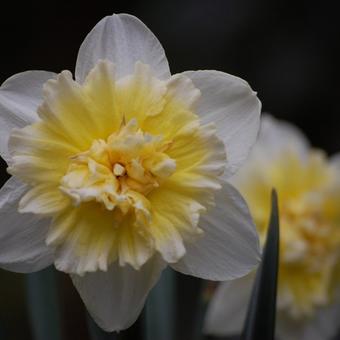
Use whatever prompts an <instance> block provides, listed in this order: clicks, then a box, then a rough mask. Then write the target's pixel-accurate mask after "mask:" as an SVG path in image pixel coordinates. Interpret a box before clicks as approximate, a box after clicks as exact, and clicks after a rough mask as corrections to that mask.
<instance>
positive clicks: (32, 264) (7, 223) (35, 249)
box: [0, 177, 53, 273]
mask: <svg viewBox="0 0 340 340" xmlns="http://www.w3.org/2000/svg"><path fill="white" fill-rule="evenodd" d="M25 191H26V186H25V185H24V184H22V183H20V182H18V181H17V180H16V179H15V178H13V177H12V178H10V179H9V180H8V181H7V182H6V183H5V185H4V186H3V187H2V188H1V190H0V216H1V221H0V267H1V268H3V269H7V270H11V271H14V272H20V273H29V272H34V271H37V270H40V269H43V268H45V267H47V266H49V265H50V264H52V263H53V251H52V250H51V249H50V248H48V247H47V246H46V244H45V239H46V233H47V230H48V227H49V221H48V220H46V219H41V218H38V217H37V216H36V215H33V214H20V213H18V211H17V209H18V202H19V200H20V198H21V196H22V195H23V193H24V192H25Z"/></svg>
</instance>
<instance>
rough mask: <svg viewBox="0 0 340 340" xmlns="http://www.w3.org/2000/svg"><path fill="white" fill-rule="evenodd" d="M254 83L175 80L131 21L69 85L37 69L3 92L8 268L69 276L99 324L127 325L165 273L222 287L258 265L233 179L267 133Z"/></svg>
mask: <svg viewBox="0 0 340 340" xmlns="http://www.w3.org/2000/svg"><path fill="white" fill-rule="evenodd" d="M259 115H260V102H259V100H258V99H257V97H256V94H255V93H254V92H253V91H252V90H251V88H250V87H249V85H248V84H247V83H246V82H245V81H243V80H241V79H239V78H236V77H233V76H231V75H228V74H225V73H222V72H217V71H196V72H185V73H181V74H176V75H173V76H171V75H170V71H169V66H168V63H167V59H166V57H165V54H164V51H163V48H162V46H161V45H160V43H159V42H158V40H157V39H156V37H155V36H154V35H153V34H152V33H151V32H150V31H149V30H148V28H147V27H145V25H144V24H143V23H142V22H140V21H139V20H138V19H137V18H135V17H133V16H130V15H126V14H122V15H113V16H109V17H106V18H104V19H103V20H101V21H100V22H99V23H98V24H97V25H96V26H95V27H94V29H93V30H92V31H91V32H90V33H89V35H88V36H87V37H86V39H85V41H84V42H83V44H82V46H81V47H80V50H79V55H78V59H77V64H76V70H75V79H73V78H72V74H71V73H70V72H69V71H63V72H61V73H60V74H58V75H57V74H54V73H51V72H41V71H30V72H24V73H20V74H17V75H15V76H13V77H11V78H9V79H8V80H7V81H5V82H4V84H3V85H2V87H1V89H0V123H1V137H0V142H1V146H0V147H1V149H0V151H1V156H2V157H3V158H4V159H5V160H6V162H7V163H8V172H9V173H10V174H12V175H13V177H12V178H11V179H10V180H9V181H8V182H7V183H6V184H5V185H4V187H3V188H2V189H1V193H0V195H1V196H0V211H1V227H0V265H1V267H2V268H6V269H9V270H13V271H18V272H31V271H35V270H39V269H42V268H44V267H46V266H48V265H50V264H52V263H54V264H55V266H56V268H57V269H59V270H61V271H64V272H66V273H69V274H70V275H71V277H72V280H73V283H74V285H75V286H76V288H77V289H78V291H79V293H80V295H81V297H82V299H83V301H84V302H85V304H86V306H87V308H88V309H89V311H90V313H91V315H92V316H93V317H94V319H95V320H96V322H97V323H98V324H99V325H100V326H101V327H102V328H103V329H105V330H107V331H113V330H120V329H123V328H126V327H128V326H129V325H131V323H133V322H134V321H135V319H136V318H137V316H138V314H139V312H140V310H141V309H142V307H143V304H144V301H145V298H146V296H147V294H148V292H149V290H150V289H151V288H152V287H153V285H154V284H155V282H156V281H157V279H158V277H159V275H160V273H161V271H162V270H163V269H164V268H165V266H166V265H167V264H170V265H171V266H172V267H173V268H174V269H175V270H178V271H180V272H182V273H186V274H190V275H195V276H199V277H202V278H207V279H213V280H226V279H232V278H236V277H240V276H242V275H245V274H246V273H248V272H249V271H250V270H252V268H253V267H254V266H255V265H256V264H257V262H258V258H259V250H258V239H257V233H256V229H255V227H254V225H253V222H252V219H251V217H250V214H249V212H248V209H247V206H246V204H245V202H244V201H243V199H242V198H241V196H240V194H239V193H238V192H237V191H236V190H235V189H234V188H233V187H232V186H231V185H230V184H228V183H227V182H226V181H225V180H226V179H227V178H228V177H229V176H230V175H232V174H233V173H235V171H236V170H237V169H238V168H239V167H240V165H241V164H242V163H243V161H244V160H245V158H246V156H247V154H248V151H249V149H250V147H251V146H252V144H253V143H254V141H255V139H256V136H257V132H258V128H259Z"/></svg>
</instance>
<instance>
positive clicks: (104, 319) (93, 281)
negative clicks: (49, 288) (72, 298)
mask: <svg viewBox="0 0 340 340" xmlns="http://www.w3.org/2000/svg"><path fill="white" fill-rule="evenodd" d="M163 269H164V262H163V261H162V260H160V259H159V258H158V257H154V258H152V259H151V260H149V261H148V262H147V263H146V264H144V266H143V267H142V268H141V269H140V270H135V269H133V268H131V267H130V266H128V265H126V266H124V267H121V266H119V265H118V264H117V262H115V263H113V264H112V265H111V266H110V267H109V268H108V271H107V272H103V271H98V272H95V273H87V274H85V275H84V276H79V275H71V277H72V280H73V283H74V285H75V286H76V288H77V290H78V292H79V294H80V296H81V298H82V299H83V301H84V303H85V305H86V307H87V309H88V310H89V312H90V314H91V316H92V317H93V319H94V320H95V321H96V323H97V324H98V325H99V326H100V327H101V328H103V329H104V330H105V331H108V332H112V331H119V330H123V329H125V328H128V327H129V326H131V324H132V323H134V322H135V321H136V319H137V317H138V315H139V314H140V312H141V310H142V308H143V306H144V303H145V299H146V297H147V294H148V293H149V291H150V290H151V288H152V287H153V286H154V285H155V283H156V282H157V280H158V278H159V276H160V274H161V271H162V270H163Z"/></svg>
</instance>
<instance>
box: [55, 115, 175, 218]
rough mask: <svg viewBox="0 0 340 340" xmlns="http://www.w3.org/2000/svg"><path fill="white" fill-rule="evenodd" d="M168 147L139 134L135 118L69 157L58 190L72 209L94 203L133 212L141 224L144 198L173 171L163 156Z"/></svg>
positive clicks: (146, 211) (145, 214)
mask: <svg viewBox="0 0 340 340" xmlns="http://www.w3.org/2000/svg"><path fill="white" fill-rule="evenodd" d="M170 146H171V143H170V142H166V141H164V140H163V138H162V137H160V136H152V135H150V134H147V133H143V131H141V129H140V128H139V127H138V124H137V121H136V119H131V120H130V121H129V122H128V123H127V124H125V122H124V121H123V122H122V126H121V128H120V130H119V131H118V132H115V133H113V134H111V135H110V136H109V137H108V139H107V140H106V141H104V140H102V139H97V140H95V141H94V142H93V143H92V146H91V147H90V149H89V150H87V151H85V152H82V153H79V154H76V155H74V156H72V157H71V160H70V166H69V168H68V171H67V173H66V175H65V176H64V177H62V179H61V185H60V189H61V190H62V192H63V193H65V194H66V195H68V196H69V197H70V198H71V199H72V202H73V204H74V205H75V206H78V205H79V204H81V203H82V202H89V201H96V202H98V203H100V204H102V205H103V206H104V207H105V208H106V209H107V210H116V211H118V212H119V213H120V214H122V215H126V214H127V213H128V212H131V211H133V212H134V213H135V215H136V217H137V219H139V222H140V223H143V220H145V219H148V218H149V216H150V212H149V202H148V200H147V198H146V196H147V195H148V193H149V192H151V191H152V190H153V189H154V188H157V187H159V186H160V185H161V183H162V181H164V179H165V178H167V177H169V176H171V174H173V172H174V171H175V169H176V162H175V160H173V159H171V158H170V157H169V156H167V154H166V153H165V152H166V150H167V149H168V148H169V147H170Z"/></svg>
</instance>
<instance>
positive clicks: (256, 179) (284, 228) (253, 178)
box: [205, 115, 340, 340]
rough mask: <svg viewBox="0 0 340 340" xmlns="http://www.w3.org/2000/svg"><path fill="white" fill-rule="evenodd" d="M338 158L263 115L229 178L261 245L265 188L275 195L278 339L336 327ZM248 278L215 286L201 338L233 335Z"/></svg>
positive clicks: (327, 332)
mask: <svg viewBox="0 0 340 340" xmlns="http://www.w3.org/2000/svg"><path fill="white" fill-rule="evenodd" d="M339 159H340V158H339V156H334V157H333V158H331V159H330V160H329V161H328V160H327V157H326V155H325V154H324V153H323V152H322V151H320V150H316V149H312V148H310V146H309V145H308V141H307V140H306V138H305V137H304V135H303V134H302V133H301V132H300V131H299V130H298V129H297V128H295V127H294V126H293V125H290V124H288V123H286V122H283V121H277V120H276V119H274V118H272V117H271V116H266V115H264V116H263V119H262V123H261V129H260V134H259V138H258V141H257V143H256V145H255V147H254V149H253V151H252V153H251V155H250V157H249V159H248V161H247V163H246V165H245V166H244V167H243V168H242V169H241V170H240V171H239V172H238V173H237V174H236V175H235V176H234V178H233V183H234V184H235V185H236V187H237V188H239V190H240V191H241V193H242V194H243V195H244V197H245V199H246V201H247V202H248V204H249V207H250V211H251V213H252V215H253V217H254V220H255V224H256V226H257V229H258V232H259V234H260V239H261V241H262V242H261V243H262V245H263V244H264V242H265V237H266V231H267V230H266V229H267V223H268V222H267V221H268V218H269V214H270V205H269V198H270V192H271V188H272V187H274V188H276V190H277V192H278V197H279V211H280V226H281V228H280V230H281V231H280V234H281V235H280V260H279V284H278V297H277V311H278V317H277V319H278V322H277V334H278V336H279V338H280V339H288V340H301V339H306V340H307V339H308V340H310V339H318V340H322V339H330V338H331V336H333V335H334V334H335V333H336V330H337V328H338V323H337V322H336V320H337V318H338V316H339V312H340V305H339V292H340V290H339V288H340V276H339V274H340V272H339V265H340V180H339V178H340V165H339V164H340V163H339ZM253 278H254V275H253V274H250V275H248V276H247V277H244V278H242V279H240V280H235V281H231V282H226V283H224V284H221V285H220V286H219V287H218V289H217V292H216V295H215V296H214V298H213V299H212V302H211V304H210V306H209V309H208V313H207V317H206V325H205V329H206V332H207V333H210V334H219V335H230V334H234V333H240V331H241V329H242V325H243V322H244V318H245V314H246V309H247V305H248V300H249V297H250V292H251V287H252V284H253ZM231 319H232V320H233V322H230V320H231ZM226 320H229V322H226Z"/></svg>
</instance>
